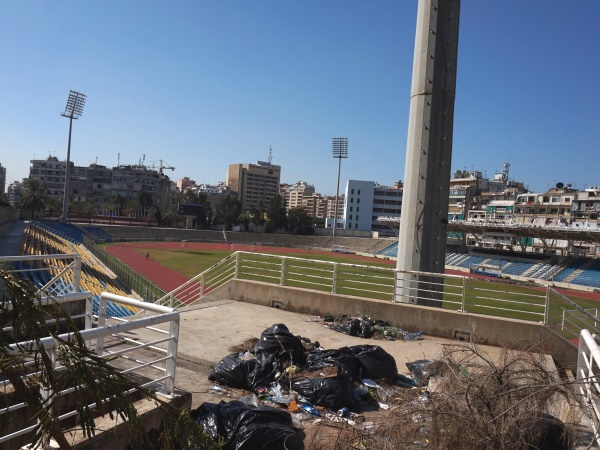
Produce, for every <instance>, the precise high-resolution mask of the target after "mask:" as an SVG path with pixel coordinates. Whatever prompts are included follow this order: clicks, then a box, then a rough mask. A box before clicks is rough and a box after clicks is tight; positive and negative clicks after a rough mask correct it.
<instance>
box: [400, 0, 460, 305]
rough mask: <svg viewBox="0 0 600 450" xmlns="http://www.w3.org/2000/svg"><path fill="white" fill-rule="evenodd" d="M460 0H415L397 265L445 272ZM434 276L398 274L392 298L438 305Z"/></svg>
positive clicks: (405, 267)
mask: <svg viewBox="0 0 600 450" xmlns="http://www.w3.org/2000/svg"><path fill="white" fill-rule="evenodd" d="M459 13H460V0H419V6H418V11H417V31H416V38H415V55H414V63H413V76H412V87H411V96H410V115H409V119H408V139H407V146H406V165H405V173H404V193H403V199H402V217H401V220H400V237H399V241H398V262H397V265H396V267H397V269H398V270H405V271H409V270H414V271H422V272H430V273H443V271H444V259H445V251H446V231H447V230H446V227H447V223H448V195H449V186H450V162H451V158H452V128H453V122H454V93H455V88H456V66H457V60H458V23H459ZM439 282H440V280H439V279H438V278H437V277H427V276H425V275H418V276H417V275H409V276H407V275H402V274H399V275H398V278H397V280H396V291H395V300H396V301H400V302H404V303H414V304H419V305H426V306H441V299H442V287H441V286H438V285H436V283H439Z"/></svg>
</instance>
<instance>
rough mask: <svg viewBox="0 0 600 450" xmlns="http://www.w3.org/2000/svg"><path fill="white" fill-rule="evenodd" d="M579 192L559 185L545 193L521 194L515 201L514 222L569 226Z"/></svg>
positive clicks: (569, 186)
mask: <svg viewBox="0 0 600 450" xmlns="http://www.w3.org/2000/svg"><path fill="white" fill-rule="evenodd" d="M577 192H578V191H577V190H576V189H572V188H571V185H567V186H566V187H565V186H564V185H563V184H562V183H557V184H556V187H554V188H551V189H549V190H548V191H547V192H544V193H538V194H535V193H526V194H520V195H518V196H517V199H516V201H515V211H514V221H515V223H518V224H533V225H537V226H558V225H563V226H566V225H569V223H570V222H571V206H572V204H573V201H574V200H575V199H576V198H577Z"/></svg>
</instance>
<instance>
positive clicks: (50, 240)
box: [20, 222, 137, 317]
mask: <svg viewBox="0 0 600 450" xmlns="http://www.w3.org/2000/svg"><path fill="white" fill-rule="evenodd" d="M81 242H83V233H82V231H81V230H80V229H79V228H77V227H75V226H74V225H71V224H57V223H46V222H31V223H30V224H29V226H28V227H27V228H26V229H25V234H24V236H23V240H22V242H21V250H20V253H21V254H22V255H52V254H78V255H79V256H80V257H81V269H82V270H81V286H82V288H83V289H85V290H89V291H90V292H92V294H93V297H92V305H93V308H92V309H93V313H94V314H98V308H99V302H100V294H101V293H102V292H111V293H114V294H118V295H123V296H127V295H128V293H126V292H124V291H123V290H122V289H121V288H120V287H119V286H118V285H117V284H116V283H115V282H114V281H113V280H112V279H111V278H110V277H109V276H108V275H107V274H106V273H105V271H104V269H103V268H102V267H100V265H98V263H97V262H96V261H95V259H94V258H91V257H90V255H89V253H88V252H87V251H86V250H85V248H83V245H81ZM36 263H38V264H37V265H36V266H30V267H27V266H23V268H24V269H29V270H27V271H26V272H21V273H22V275H23V276H24V277H25V278H27V279H29V280H31V281H33V282H34V283H35V285H36V286H37V287H38V288H41V287H43V286H45V285H46V284H48V283H49V282H50V281H51V279H52V278H53V277H54V276H55V275H57V274H58V273H59V272H60V271H61V270H62V269H63V268H64V267H65V261H64V260H61V259H52V258H48V259H47V260H44V261H43V262H42V261H36ZM70 281H72V280H70ZM70 289H71V286H68V287H67V286H66V285H65V283H64V282H63V281H62V280H58V281H56V282H55V284H53V285H51V286H48V287H47V291H48V292H49V293H62V294H65V293H68V292H69V291H70ZM108 311H109V314H111V315H112V316H113V317H124V316H130V315H133V314H136V313H137V310H136V309H133V308H127V307H123V306H120V305H115V304H112V302H109V306H108Z"/></svg>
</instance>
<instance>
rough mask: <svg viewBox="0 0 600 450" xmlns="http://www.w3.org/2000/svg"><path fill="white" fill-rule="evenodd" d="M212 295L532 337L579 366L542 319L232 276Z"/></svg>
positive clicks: (496, 336) (503, 341) (483, 337)
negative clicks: (473, 311) (362, 296)
mask: <svg viewBox="0 0 600 450" xmlns="http://www.w3.org/2000/svg"><path fill="white" fill-rule="evenodd" d="M207 299H211V300H225V299H231V300H237V301H242V302H247V303H253V304H257V305H262V306H271V307H277V308H281V309H283V310H285V311H294V312H299V313H307V314H314V315H320V316H334V317H338V316H341V315H343V314H346V315H354V314H356V312H357V311H360V312H361V313H362V314H365V315H367V316H369V317H372V318H373V319H376V320H377V319H381V320H385V321H386V322H388V323H389V324H390V325H392V326H395V327H399V328H402V329H404V330H407V331H417V330H420V331H422V332H423V334H428V335H431V336H438V337H443V338H449V339H461V338H465V337H466V338H467V339H469V338H471V339H472V340H473V341H474V342H477V343H480V344H487V345H495V346H506V345H514V344H516V343H518V342H522V341H529V342H534V343H540V345H541V346H542V347H543V351H544V352H545V353H548V354H550V355H552V357H553V358H554V359H555V360H556V361H558V362H559V363H560V364H561V365H563V366H564V367H569V368H571V367H573V368H574V367H576V365H577V347H576V346H575V345H574V344H573V343H571V342H569V341H568V340H566V339H564V338H563V337H562V336H560V335H558V334H557V333H554V332H553V331H552V330H551V329H550V328H549V327H547V326H546V325H544V324H542V323H538V322H530V321H525V320H517V319H506V318H499V317H492V316H485V315H479V314H471V313H462V312H457V311H449V310H444V309H441V308H432V307H427V306H418V305H411V304H406V303H392V302H389V301H383V300H371V299H365V298H359V297H352V296H346V295H334V294H329V293H326V292H320V291H313V290H309V289H300V288H291V287H286V286H277V285H273V284H268V283H259V282H254V281H246V280H232V281H230V282H229V283H227V284H226V285H224V286H222V287H220V288H219V289H216V290H215V291H213V292H211V293H210V294H209V295H208V296H207Z"/></svg>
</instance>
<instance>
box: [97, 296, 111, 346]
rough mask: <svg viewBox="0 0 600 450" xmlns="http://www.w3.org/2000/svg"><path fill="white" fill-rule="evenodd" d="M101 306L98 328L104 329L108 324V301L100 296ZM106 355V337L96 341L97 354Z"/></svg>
mask: <svg viewBox="0 0 600 450" xmlns="http://www.w3.org/2000/svg"><path fill="white" fill-rule="evenodd" d="M99 303H100V304H99V305H98V328H102V327H103V326H104V325H105V324H106V306H107V303H108V300H106V299H104V298H103V296H102V295H101V296H100V302H99ZM102 353H104V336H101V337H99V338H97V339H96V354H97V355H98V356H102Z"/></svg>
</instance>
